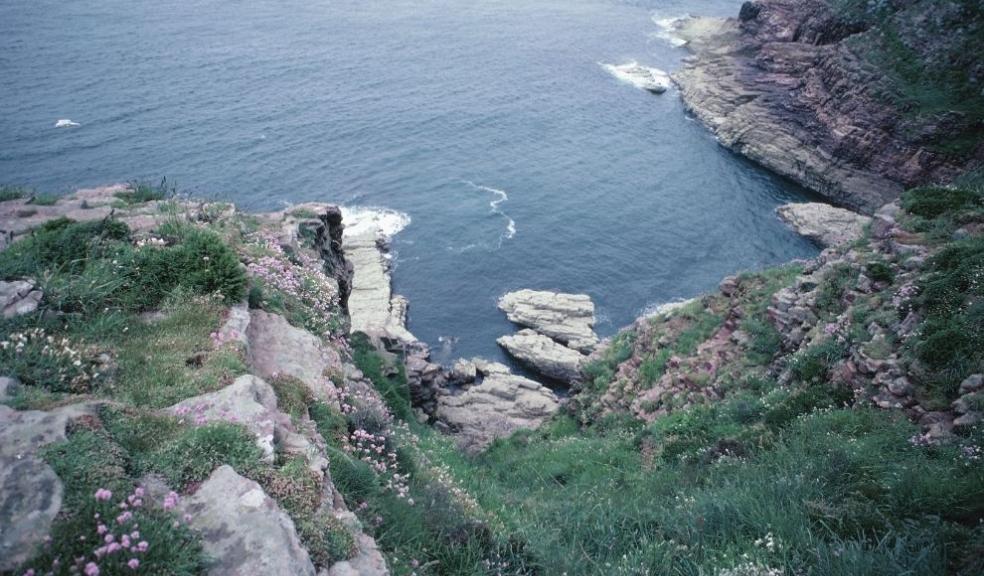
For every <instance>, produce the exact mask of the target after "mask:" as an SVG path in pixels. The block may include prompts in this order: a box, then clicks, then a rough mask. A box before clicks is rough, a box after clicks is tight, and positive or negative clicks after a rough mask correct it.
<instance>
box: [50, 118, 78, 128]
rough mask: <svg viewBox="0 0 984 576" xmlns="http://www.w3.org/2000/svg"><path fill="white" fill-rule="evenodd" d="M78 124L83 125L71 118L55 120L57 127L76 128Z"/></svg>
mask: <svg viewBox="0 0 984 576" xmlns="http://www.w3.org/2000/svg"><path fill="white" fill-rule="evenodd" d="M76 126H81V124H79V123H78V122H74V121H72V120H69V119H68V118H60V119H58V121H56V122H55V128H74V127H76Z"/></svg>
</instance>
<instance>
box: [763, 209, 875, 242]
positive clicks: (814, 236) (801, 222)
mask: <svg viewBox="0 0 984 576" xmlns="http://www.w3.org/2000/svg"><path fill="white" fill-rule="evenodd" d="M776 213H777V214H778V215H779V218H780V219H781V220H782V221H783V222H785V223H786V224H789V226H790V227H791V228H792V229H793V230H795V231H796V232H797V233H798V234H800V235H802V236H806V237H807V238H809V239H810V240H813V241H814V242H816V243H818V244H820V245H821V246H825V247H826V246H837V245H840V244H848V243H850V242H854V241H856V240H860V239H861V237H862V236H863V235H864V227H865V226H866V225H867V224H868V223H869V222H871V218H869V217H868V216H863V215H861V214H858V213H856V212H852V211H850V210H847V209H844V208H837V207H836V206H831V205H830V204H824V203H822V202H805V203H795V204H784V205H782V206H780V207H778V208H776Z"/></svg>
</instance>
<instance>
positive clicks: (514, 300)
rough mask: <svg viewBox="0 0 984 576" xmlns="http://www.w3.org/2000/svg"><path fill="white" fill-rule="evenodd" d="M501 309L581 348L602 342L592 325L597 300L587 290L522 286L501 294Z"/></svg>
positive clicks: (524, 323) (511, 317) (512, 318)
mask: <svg viewBox="0 0 984 576" xmlns="http://www.w3.org/2000/svg"><path fill="white" fill-rule="evenodd" d="M499 309H500V310H502V311H503V312H505V313H506V317H508V318H509V320H510V321H511V322H514V323H516V324H519V325H521V326H526V327H527V328H532V329H534V330H536V331H537V332H539V333H540V334H543V335H544V336H549V337H550V338H553V339H554V340H556V341H558V342H560V343H561V344H566V345H567V346H568V347H570V348H573V349H574V350H577V351H579V352H584V353H588V352H590V351H591V350H592V349H593V348H594V347H595V346H596V345H597V344H598V336H597V335H596V334H595V333H594V330H593V329H592V327H593V326H594V323H595V316H594V303H593V302H591V297H590V296H588V295H587V294H564V293H559V292H546V291H536V290H519V291H516V292H509V293H508V294H506V295H504V296H503V297H502V298H500V299H499Z"/></svg>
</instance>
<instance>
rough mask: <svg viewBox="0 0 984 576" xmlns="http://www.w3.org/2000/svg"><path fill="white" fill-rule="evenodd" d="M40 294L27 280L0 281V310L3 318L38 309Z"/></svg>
mask: <svg viewBox="0 0 984 576" xmlns="http://www.w3.org/2000/svg"><path fill="white" fill-rule="evenodd" d="M42 296H43V294H42V293H41V291H40V290H35V289H34V283H33V282H31V281H29V280H13V281H10V282H0V312H2V314H3V317H4V318H13V317H14V316H20V315H21V314H29V313H31V312H34V311H35V310H37V309H38V304H40V303H41V298H42Z"/></svg>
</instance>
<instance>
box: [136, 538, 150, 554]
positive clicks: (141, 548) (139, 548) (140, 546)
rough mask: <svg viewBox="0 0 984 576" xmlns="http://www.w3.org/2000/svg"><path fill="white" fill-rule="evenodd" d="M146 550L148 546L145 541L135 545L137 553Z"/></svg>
mask: <svg viewBox="0 0 984 576" xmlns="http://www.w3.org/2000/svg"><path fill="white" fill-rule="evenodd" d="M147 548H150V544H148V543H147V541H146V540H141V541H140V542H139V543H138V544H137V552H146V551H147Z"/></svg>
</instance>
